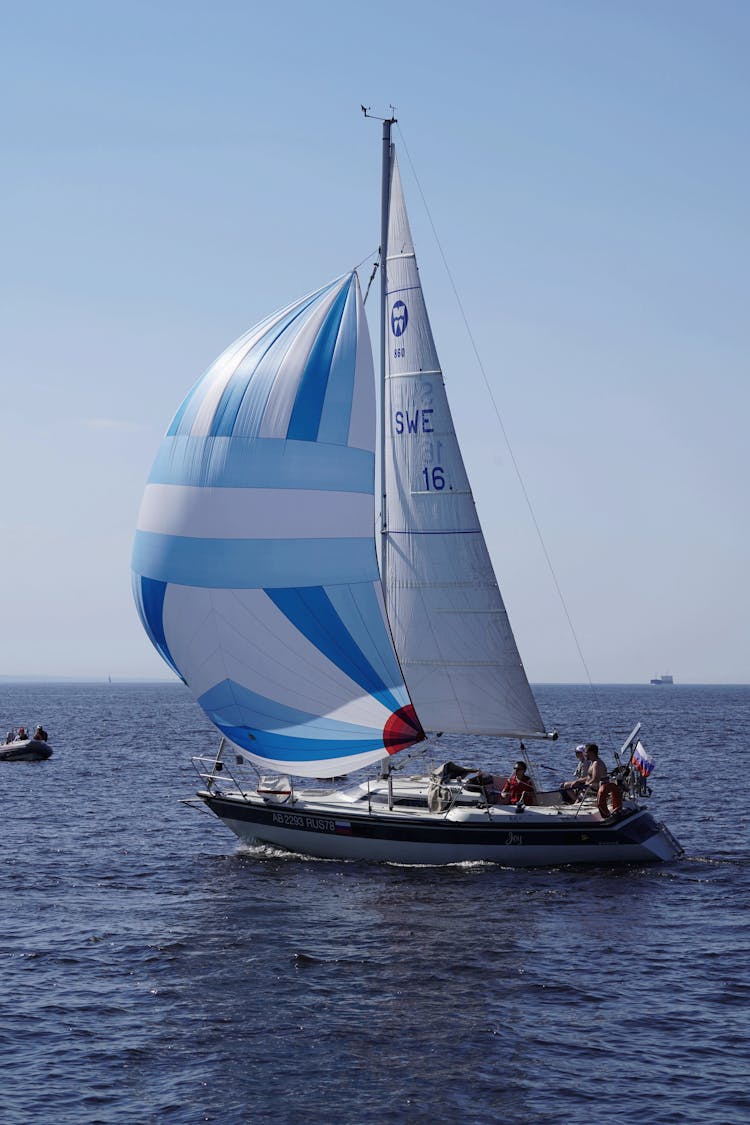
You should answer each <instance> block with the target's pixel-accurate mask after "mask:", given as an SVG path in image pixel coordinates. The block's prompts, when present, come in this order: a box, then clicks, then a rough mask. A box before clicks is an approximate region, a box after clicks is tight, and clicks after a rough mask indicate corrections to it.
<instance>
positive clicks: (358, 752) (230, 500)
mask: <svg viewBox="0 0 750 1125" xmlns="http://www.w3.org/2000/svg"><path fill="white" fill-rule="evenodd" d="M374 396H375V391H374V379H373V370H372V352H371V348H370V340H369V335H368V331H367V324H366V321H365V316H364V309H363V306H362V298H361V294H360V290H359V284H358V281H357V277H356V274H353V273H352V274H348V275H346V276H344V277H343V278H340V279H339V280H337V281H335V282H333V283H332V284H330V285H327V286H325V287H324V288H322V289H320V290H318V291H317V292H315V293H312V294H311V295H309V296H307V297H305V298H304V299H303V300H301V301H298V302H297V303H296V304H294V305H290V306H289V307H288V308H286V309H284V310H282V311H281V312H280V313H278V314H276V315H275V316H273V317H270V318H268V319H267V320H264V321H263V322H261V323H260V324H259V325H257V326H256V327H255V328H253V329H251V330H250V331H249V332H247V333H246V334H245V335H244V336H242V337H240V339H239V340H237V341H236V342H235V343H234V344H232V345H231V347H229V348H228V349H227V350H226V351H225V352H224V353H223V355H221V356H220V357H219V358H218V359H217V360H216V362H215V363H214V364H213V365H212V366H211V367H210V368H209V369H208V371H207V372H206V373H205V374H204V375H203V376H202V378H201V379H200V380H199V381H198V382H197V383H196V385H195V386H194V387H193V389H192V390H191V392H190V393H189V394H188V396H187V398H186V399H185V401H184V402H183V404H182V406H181V407H180V409H179V410H178V411H177V414H176V415H175V418H174V420H173V422H172V424H171V426H170V427H169V430H168V432H167V434H166V437H165V438H164V440H163V442H162V445H161V448H160V450H159V452H158V455H157V458H156V461H155V463H154V466H153V469H152V471H151V475H150V477H149V481H148V485H147V487H146V492H145V495H144V498H143V504H142V507H141V512H140V517H139V521H138V531H137V533H136V540H135V546H134V551H133V589H134V594H135V599H136V604H137V607H138V611H139V613H140V617H141V621H142V622H143V625H144V627H145V629H146V631H147V633H148V635H149V637H150V638H151V640H152V642H153V644H154V645H155V647H156V648H157V650H158V651H159V652H160V653H161V655H162V657H163V658H164V659H165V660H166V662H167V663H168V664H169V665H170V666H171V667H172V668H173V669H174V670H175V671H176V672H177V673H178V675H180V676H181V678H182V679H183V680H184V681H185V683H186V684H188V686H189V687H190V689H191V691H192V692H193V694H194V695H195V697H196V699H197V700H198V702H199V703H200V705H201V707H202V708H203V710H204V711H205V712H206V714H207V715H208V717H209V719H211V721H212V722H213V723H214V724H215V725H216V726H217V727H218V728H219V730H221V731H222V732H223V734H224V735H225V736H226V737H227V738H228V739H230V740H231V742H232V743H234V745H235V746H237V747H239V748H240V749H242V750H243V751H244V752H245V753H246V754H247V756H249V757H250V758H251V759H252V760H253V761H255V762H256V763H258V764H260V765H263V766H268V767H270V768H272V769H276V770H279V771H287V772H291V773H294V774H299V775H302V776H311V777H318V776H325V777H331V776H335V775H337V774H341V773H346V772H349V771H351V770H354V769H358V768H360V767H361V766H364V765H367V764H369V763H371V762H373V761H377V760H378V759H380V758H383V757H385V756H386V755H387V754H388V753H395V752H396V751H398V750H400V749H403V748H404V747H406V746H408V745H410V744H412V743H414V742H417V741H419V740H420V739H421V738H423V737H424V736H423V733H422V729H421V726H420V724H419V720H418V719H417V717H416V715H415V713H414V710H413V708H412V707H411V703H410V699H409V695H408V692H407V690H406V687H405V685H404V681H403V678H402V675H401V671H400V669H399V665H398V660H397V659H396V655H395V652H394V649H393V644H392V642H391V638H390V634H389V629H388V625H387V620H386V617H385V609H384V604H383V597H382V592H381V584H380V578H379V573H378V566H377V559H376V554H375V544H374V538H373V528H374V438H375V425H374V419H375V397H374Z"/></svg>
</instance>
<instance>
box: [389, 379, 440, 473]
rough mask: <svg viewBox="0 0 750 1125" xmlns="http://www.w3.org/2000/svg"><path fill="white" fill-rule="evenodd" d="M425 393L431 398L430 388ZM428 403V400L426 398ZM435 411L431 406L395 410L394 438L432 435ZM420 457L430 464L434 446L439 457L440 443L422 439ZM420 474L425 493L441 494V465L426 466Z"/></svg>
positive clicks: (433, 454) (433, 455)
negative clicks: (404, 435)
mask: <svg viewBox="0 0 750 1125" xmlns="http://www.w3.org/2000/svg"><path fill="white" fill-rule="evenodd" d="M425 391H428V392H429V397H430V398H431V397H432V388H431V387H429V386H427V387H425ZM428 401H429V398H428ZM434 413H435V409H434V407H432V406H427V407H417V408H416V409H412V410H396V411H394V413H393V432H394V435H395V436H396V437H400V436H401V435H403V434H406V435H407V436H410V435H411V434H414V435H419V437H422V435H423V434H434V433H435V427H434V426H433V424H432V423H433V417H432V416H433V414H434ZM421 446H422V455H423V457H424V458H425V460H426V461H429V462H432V461H433V458H434V457H435V446H437V455H438V457H439V456H440V452H439V451H440V448H441V447H442V442H440V441H437V442H435V441H433V440H432V439H431V438H429V439H424V440H423V441H422V442H421ZM419 471H420V474H421V476H422V477H423V478H424V488H425V491H426V492H442V491H443V489H444V488H445V469H444V468H443V466H442V465H434V464H428V465H425V466H424V468H423V469H420V470H419Z"/></svg>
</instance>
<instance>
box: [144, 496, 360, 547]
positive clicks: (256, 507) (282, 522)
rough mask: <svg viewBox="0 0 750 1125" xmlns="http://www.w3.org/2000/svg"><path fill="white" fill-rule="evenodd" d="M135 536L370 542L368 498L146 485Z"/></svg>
mask: <svg viewBox="0 0 750 1125" xmlns="http://www.w3.org/2000/svg"><path fill="white" fill-rule="evenodd" d="M138 530H139V531H151V532H157V533H159V534H161V535H185V536H188V537H189V538H195V539H340V538H342V537H344V536H345V537H347V538H370V537H371V536H372V496H370V495H368V494H367V493H357V492H316V491H308V490H306V489H291V488H287V489H284V488H198V487H196V486H194V485H180V484H149V485H147V487H146V490H145V493H144V496H143V503H142V505H141V511H140V516H139V519H138Z"/></svg>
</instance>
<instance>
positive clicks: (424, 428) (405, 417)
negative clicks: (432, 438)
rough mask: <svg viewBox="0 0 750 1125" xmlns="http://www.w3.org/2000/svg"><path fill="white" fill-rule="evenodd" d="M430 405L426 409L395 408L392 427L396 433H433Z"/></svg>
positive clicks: (432, 411) (432, 410) (433, 411)
mask: <svg viewBox="0 0 750 1125" xmlns="http://www.w3.org/2000/svg"><path fill="white" fill-rule="evenodd" d="M434 413H435V410H434V408H433V407H432V406H431V407H429V409H427V410H420V409H419V408H417V409H416V410H413V411H409V410H397V411H396V412H395V414H394V415H393V428H394V430H395V431H396V433H397V434H433V433H434V432H435V431H434V429H433V426H432V415H433V414H434Z"/></svg>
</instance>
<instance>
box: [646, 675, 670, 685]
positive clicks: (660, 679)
mask: <svg viewBox="0 0 750 1125" xmlns="http://www.w3.org/2000/svg"><path fill="white" fill-rule="evenodd" d="M651 683H652V684H673V683H674V676H667V675H664V676H656V677H655V678H654V679H653V680H652V681H651Z"/></svg>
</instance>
